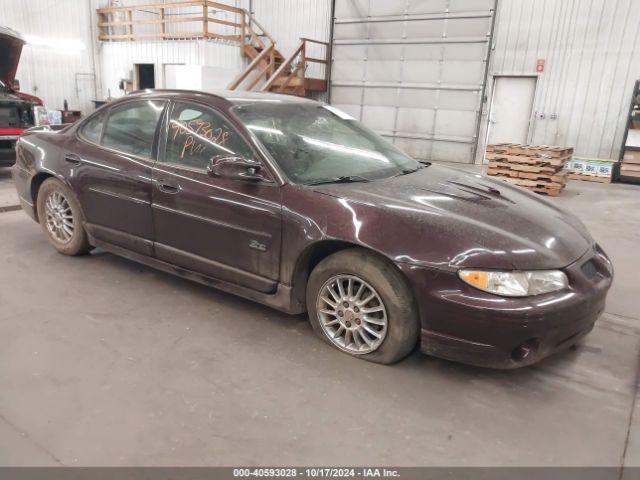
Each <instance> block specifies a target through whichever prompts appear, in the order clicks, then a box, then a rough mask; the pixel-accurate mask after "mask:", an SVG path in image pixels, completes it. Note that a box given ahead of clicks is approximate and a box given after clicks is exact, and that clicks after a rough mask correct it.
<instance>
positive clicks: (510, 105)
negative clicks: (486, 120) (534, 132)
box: [489, 77, 537, 144]
mask: <svg viewBox="0 0 640 480" xmlns="http://www.w3.org/2000/svg"><path fill="white" fill-rule="evenodd" d="M494 78H495V84H494V88H493V102H492V106H491V117H490V118H491V121H490V124H489V144H493V143H527V137H528V135H529V123H530V121H531V110H532V108H533V99H534V96H535V94H536V81H537V78H536V77H494Z"/></svg>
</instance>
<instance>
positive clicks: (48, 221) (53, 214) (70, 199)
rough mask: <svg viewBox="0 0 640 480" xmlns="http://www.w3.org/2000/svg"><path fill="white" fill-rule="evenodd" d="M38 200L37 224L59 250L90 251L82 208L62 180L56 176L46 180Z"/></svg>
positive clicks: (62, 251) (69, 252)
mask: <svg viewBox="0 0 640 480" xmlns="http://www.w3.org/2000/svg"><path fill="white" fill-rule="evenodd" d="M48 202H49V204H48ZM37 204H38V206H37V208H38V220H39V221H40V226H41V227H42V230H43V231H44V233H45V234H46V235H47V238H48V239H49V243H51V245H53V247H54V248H55V249H56V250H57V251H58V252H60V253H62V254H64V255H83V254H85V253H88V252H89V251H91V249H92V247H91V245H90V244H89V239H88V238H87V232H86V231H85V229H84V215H83V214H82V209H81V208H80V204H79V203H78V200H77V199H76V197H75V195H74V194H73V192H72V191H71V190H69V188H68V187H67V186H66V185H65V184H64V183H62V182H61V181H60V180H58V179H55V178H48V179H47V180H45V181H44V182H43V183H42V185H41V186H40V190H39V191H38V199H37Z"/></svg>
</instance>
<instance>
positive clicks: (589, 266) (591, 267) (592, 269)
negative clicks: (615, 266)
mask: <svg viewBox="0 0 640 480" xmlns="http://www.w3.org/2000/svg"><path fill="white" fill-rule="evenodd" d="M580 270H582V273H583V274H584V276H585V277H587V278H588V279H589V280H591V279H592V278H593V277H595V276H596V275H597V274H598V269H597V268H596V264H595V262H594V261H593V260H587V261H586V262H584V263H583V264H582V266H581V267H580Z"/></svg>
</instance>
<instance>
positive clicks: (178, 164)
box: [152, 102, 281, 293]
mask: <svg viewBox="0 0 640 480" xmlns="http://www.w3.org/2000/svg"><path fill="white" fill-rule="evenodd" d="M163 138H164V141H163V142H162V143H165V144H166V147H165V149H164V151H163V152H161V155H160V156H159V158H158V163H157V164H156V166H155V168H154V169H153V185H154V187H153V194H152V197H153V201H152V210H153V223H154V228H155V251H156V256H157V257H158V258H159V259H160V260H163V261H166V262H169V263H172V264H175V265H179V266H182V267H184V268H187V269H189V270H192V271H196V272H199V273H202V274H204V275H207V276H210V277H213V278H217V279H220V280H224V281H227V282H231V283H234V284H237V285H242V286H245V287H249V288H252V289H254V290H258V291H261V292H266V293H271V292H274V291H275V289H276V286H277V281H278V278H279V269H280V244H281V201H280V189H279V187H278V186H277V185H276V183H275V182H271V183H267V182H259V183H256V182H250V181H243V180H232V179H223V178H219V177H212V176H210V175H209V174H208V173H207V166H208V165H209V162H210V159H211V158H212V157H214V156H217V155H221V154H227V155H234V156H241V157H245V158H257V155H256V153H255V152H254V151H253V149H252V148H251V147H250V145H249V144H248V143H247V142H245V140H244V138H243V137H242V136H241V135H240V134H239V133H238V132H237V130H236V129H234V127H232V126H231V124H230V122H228V121H227V120H225V119H224V117H223V115H222V114H221V113H219V112H217V111H214V110H213V109H211V108H209V107H206V106H203V105H199V104H193V103H182V102H176V103H174V104H173V106H172V107H171V112H170V113H169V115H167V122H166V125H164V126H163ZM265 173H266V174H267V175H268V174H269V172H265Z"/></svg>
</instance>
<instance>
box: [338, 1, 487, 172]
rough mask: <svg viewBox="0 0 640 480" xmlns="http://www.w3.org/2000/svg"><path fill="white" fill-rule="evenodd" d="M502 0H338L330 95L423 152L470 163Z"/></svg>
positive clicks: (380, 130)
mask: <svg viewBox="0 0 640 480" xmlns="http://www.w3.org/2000/svg"><path fill="white" fill-rule="evenodd" d="M495 4H496V0H403V1H396V0H394V1H390V0H336V3H335V16H334V17H335V18H334V28H333V49H332V60H333V61H332V68H331V93H330V101H331V103H332V104H333V105H335V106H336V107H339V108H341V109H343V110H345V111H347V112H348V113H350V114H351V115H353V116H354V117H356V118H358V119H360V120H362V121H363V122H364V123H365V124H366V125H368V126H369V127H370V128H372V129H374V130H375V131H377V132H378V133H380V134H382V135H384V136H386V137H388V138H390V139H392V140H393V142H394V143H395V144H396V145H398V146H399V147H400V148H402V149H403V150H404V151H405V152H407V153H408V154H410V155H411V156H413V157H414V158H417V159H425V160H442V161H453V162H462V163H472V162H473V159H474V155H475V150H476V144H477V141H478V132H479V122H480V111H481V108H482V103H483V102H482V97H483V95H484V87H485V83H486V72H487V69H486V66H487V64H488V60H489V54H490V51H491V49H490V45H491V35H492V30H493V27H492V25H493V15H494V12H495Z"/></svg>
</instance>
